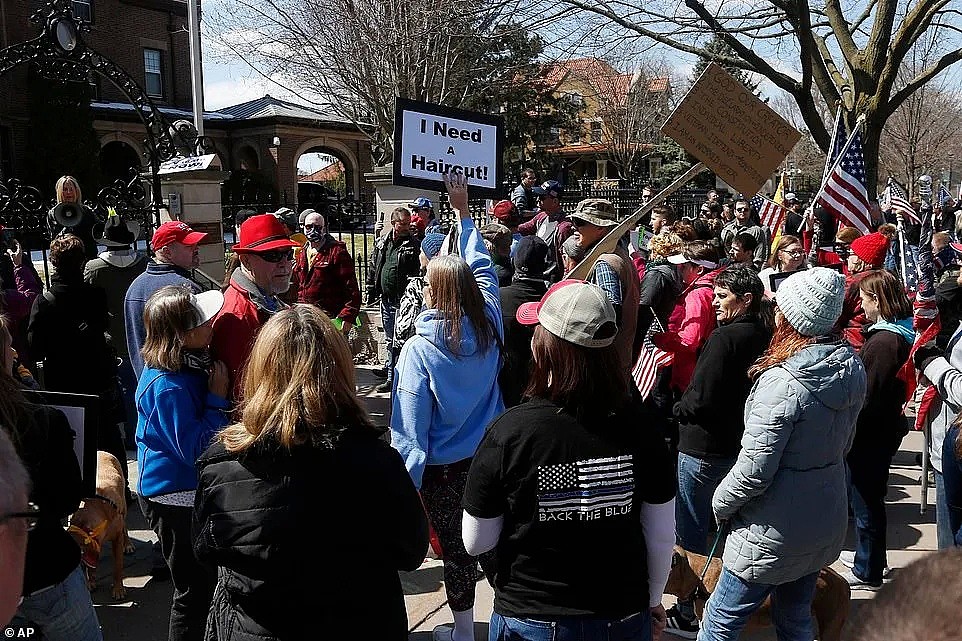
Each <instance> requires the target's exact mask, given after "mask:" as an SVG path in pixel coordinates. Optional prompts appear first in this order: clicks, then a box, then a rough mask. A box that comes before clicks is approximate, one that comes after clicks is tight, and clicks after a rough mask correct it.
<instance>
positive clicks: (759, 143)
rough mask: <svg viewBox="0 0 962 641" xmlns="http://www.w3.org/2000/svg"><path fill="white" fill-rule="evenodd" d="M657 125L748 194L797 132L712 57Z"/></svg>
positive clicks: (775, 165)
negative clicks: (680, 98)
mask: <svg viewBox="0 0 962 641" xmlns="http://www.w3.org/2000/svg"><path fill="white" fill-rule="evenodd" d="M661 131H662V133H664V134H665V135H666V136H670V137H671V138H672V139H674V140H675V142H677V143H678V144H679V145H681V146H682V147H684V148H685V151H687V152H688V153H690V154H691V155H692V156H694V157H695V158H697V159H698V160H700V161H702V162H703V163H705V165H707V166H708V168H709V169H711V170H712V171H713V172H715V173H716V174H717V175H718V177H719V178H721V179H722V180H724V181H725V182H726V183H728V184H729V185H731V186H732V187H734V188H735V189H737V190H738V191H740V192H741V193H742V194H745V195H746V196H749V197H751V196H753V195H755V193H757V192H758V190H759V188H761V186H762V185H764V184H765V181H766V180H768V179H769V178H770V177H771V175H772V172H774V171H775V170H776V169H777V168H778V166H779V165H780V164H781V163H782V161H784V160H785V158H786V157H787V156H788V154H789V152H790V151H791V150H792V148H793V147H794V146H795V143H797V142H798V140H799V138H801V136H802V134H800V133H799V132H798V131H797V130H796V129H795V128H794V127H792V126H791V125H790V124H788V123H787V122H785V120H784V119H783V118H782V117H781V116H779V115H778V114H777V113H775V111H773V110H772V108H771V107H769V106H768V105H766V104H765V103H764V102H762V101H761V100H759V99H758V98H757V97H755V96H754V95H753V94H752V93H751V92H750V91H749V90H748V89H746V88H745V85H743V84H742V83H740V82H739V81H738V80H736V79H735V78H733V77H732V76H731V74H729V73H728V72H727V71H725V68H724V67H722V66H721V65H719V64H717V63H714V62H713V63H711V64H710V65H708V67H707V68H706V69H705V71H704V72H703V73H702V74H701V76H700V77H699V78H698V80H697V81H696V82H695V84H694V85H692V87H691V89H689V91H688V94H687V95H686V96H685V98H684V100H682V102H681V104H679V105H678V107H677V108H675V111H674V112H672V114H671V116H669V117H668V120H667V122H665V124H664V126H663V127H662V128H661Z"/></svg>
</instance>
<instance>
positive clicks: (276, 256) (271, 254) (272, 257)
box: [257, 249, 294, 263]
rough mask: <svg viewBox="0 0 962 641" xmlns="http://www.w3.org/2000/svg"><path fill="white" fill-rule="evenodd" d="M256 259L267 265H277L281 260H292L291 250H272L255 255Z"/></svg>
mask: <svg viewBox="0 0 962 641" xmlns="http://www.w3.org/2000/svg"><path fill="white" fill-rule="evenodd" d="M257 257H258V258H260V259H261V260H263V261H266V262H268V263H279V262H281V261H282V260H293V258H294V250H293V249H274V250H271V251H267V252H261V253H259V254H257Z"/></svg>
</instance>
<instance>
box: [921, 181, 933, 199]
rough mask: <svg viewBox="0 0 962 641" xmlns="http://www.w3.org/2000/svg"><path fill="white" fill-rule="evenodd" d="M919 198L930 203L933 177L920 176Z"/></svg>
mask: <svg viewBox="0 0 962 641" xmlns="http://www.w3.org/2000/svg"><path fill="white" fill-rule="evenodd" d="M919 197H921V198H922V200H924V201H925V202H929V201H930V200H931V198H932V176H929V175H923V176H919Z"/></svg>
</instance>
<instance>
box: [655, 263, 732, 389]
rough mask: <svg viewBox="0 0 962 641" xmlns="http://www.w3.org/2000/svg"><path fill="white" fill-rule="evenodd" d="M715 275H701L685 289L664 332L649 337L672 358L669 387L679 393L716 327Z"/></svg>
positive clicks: (686, 382) (690, 375) (685, 386)
mask: <svg viewBox="0 0 962 641" xmlns="http://www.w3.org/2000/svg"><path fill="white" fill-rule="evenodd" d="M717 273H718V270H716V271H713V272H709V273H707V274H703V275H702V276H700V277H698V278H697V279H696V280H695V282H693V283H692V284H691V285H689V286H688V287H687V288H685V291H684V292H682V294H681V296H679V297H678V302H677V303H676V304H675V309H674V310H672V312H671V315H670V316H669V317H668V331H666V332H665V333H663V334H656V335H655V336H653V337H652V341H653V342H654V343H655V345H657V346H658V347H660V348H661V349H663V350H665V351H669V352H672V353H673V354H674V355H675V360H674V362H673V364H672V367H671V386H672V387H673V388H675V389H677V390H678V391H679V392H683V391H685V389H686V388H687V387H688V384H689V383H690V382H691V377H692V374H693V373H694V372H695V361H696V360H698V354H699V352H701V348H702V347H703V346H704V345H705V341H707V340H708V336H709V335H710V334H711V333H712V332H713V331H714V330H715V327H716V325H717V321H716V319H715V308H714V307H712V298H713V297H714V288H713V287H712V283H713V282H714V281H715V275H716V274H717Z"/></svg>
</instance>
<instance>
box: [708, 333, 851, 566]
mask: <svg viewBox="0 0 962 641" xmlns="http://www.w3.org/2000/svg"><path fill="white" fill-rule="evenodd" d="M865 385H866V383H865V369H864V367H863V366H862V362H861V361H860V360H859V358H858V356H856V355H855V351H854V350H853V349H852V348H851V347H850V346H849V345H848V344H847V343H846V344H841V343H828V344H816V345H811V346H809V347H806V348H804V349H802V350H800V351H799V352H798V353H796V354H795V355H793V356H791V357H789V358H788V359H787V360H785V362H783V363H782V364H780V365H778V366H776V367H772V368H770V369H768V370H766V371H765V372H763V373H762V374H761V375H760V376H759V377H758V380H757V381H756V382H755V385H754V387H753V388H752V391H751V393H750V395H749V397H748V402H747V404H746V406H745V434H744V436H743V437H742V449H741V451H740V452H739V453H738V458H737V460H736V461H735V465H734V467H733V468H732V469H731V471H730V472H729V473H728V475H727V476H726V477H725V478H724V479H723V480H722V482H721V484H720V485H719V486H718V489H717V490H715V495H714V497H713V499H712V508H713V509H714V512H715V517H716V518H717V519H718V521H719V522H721V521H728V525H729V527H730V534H729V536H728V541H727V543H726V545H725V554H724V557H723V562H724V566H725V567H726V568H727V569H728V570H729V571H730V572H732V573H734V574H736V575H737V576H739V577H740V578H742V579H743V580H745V581H751V582H755V583H764V584H768V585H779V584H782V583H787V582H789V581H794V580H795V579H798V578H800V577H802V576H805V575H807V574H810V573H812V572H816V571H818V570H819V569H821V568H822V567H823V566H825V565H828V564H830V563H832V562H833V561H835V559H836V558H838V554H839V552H840V551H841V550H842V543H843V541H844V539H845V532H846V528H847V522H848V498H847V492H846V482H845V455H846V454H847V453H848V450H849V448H850V447H851V446H852V440H853V438H854V436H855V421H856V419H857V418H858V413H859V410H860V409H861V408H862V402H863V400H864V398H865Z"/></svg>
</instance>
